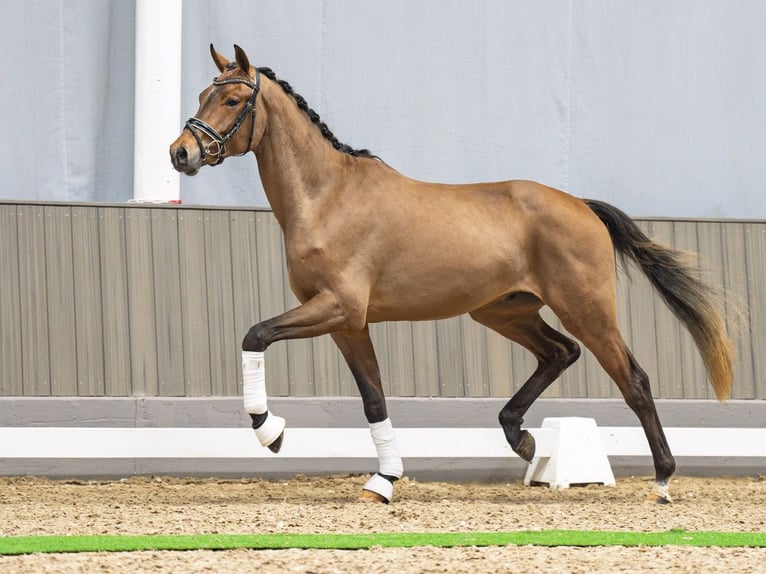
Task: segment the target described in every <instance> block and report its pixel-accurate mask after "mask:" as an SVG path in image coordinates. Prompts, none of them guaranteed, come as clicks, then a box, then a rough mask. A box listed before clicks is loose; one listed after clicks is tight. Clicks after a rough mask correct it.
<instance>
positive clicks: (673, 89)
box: [0, 0, 766, 218]
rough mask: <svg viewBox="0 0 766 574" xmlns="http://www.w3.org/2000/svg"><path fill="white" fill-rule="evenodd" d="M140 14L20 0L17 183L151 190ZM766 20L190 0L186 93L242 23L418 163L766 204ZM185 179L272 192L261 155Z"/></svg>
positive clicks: (192, 93)
mask: <svg viewBox="0 0 766 574" xmlns="http://www.w3.org/2000/svg"><path fill="white" fill-rule="evenodd" d="M134 20H135V6H134V3H133V2H130V1H125V0H60V1H56V0H27V1H26V2H23V3H11V2H2V3H0V30H1V31H2V33H0V48H2V53H3V54H4V56H5V58H4V66H3V71H2V73H0V110H2V111H0V133H2V136H3V144H2V150H3V153H0V198H14V199H18V198H20V199H40V200H63V201H126V200H128V199H130V198H131V196H132V185H133V182H132V174H133V100H134V94H133V79H134V49H133V41H134V33H135V22H134ZM764 30H766V2H763V1H762V0H729V1H725V0H719V1H713V0H711V1H701V0H686V1H681V0H676V1H674V2H666V1H663V0H647V1H644V2H635V1H632V0H631V1H615V0H579V1H578V0H570V1H564V0H556V1H555V0H551V1H548V2H520V1H500V0H497V1H478V2H470V3H469V2H464V1H437V0H429V1H418V2H411V1H405V0H394V1H389V2H369V1H362V0H359V1H349V0H337V1H334V0H324V1H316V0H303V1H292V2H271V1H269V2H267V1H253V0H238V1H232V0H227V1H222V2H213V1H212V0H184V29H183V35H184V36H183V38H184V39H183V79H184V83H183V95H182V110H183V115H184V119H185V117H187V116H190V115H193V114H194V112H195V111H196V106H197V94H198V92H199V91H201V90H202V89H203V88H204V87H205V86H206V85H208V84H209V83H210V81H211V79H212V77H213V75H214V72H215V69H214V67H213V64H212V62H211V61H210V57H209V55H208V44H209V43H210V42H214V43H215V44H216V47H217V48H218V49H219V51H221V52H222V53H224V54H226V55H228V56H229V57H233V50H232V47H231V45H232V44H233V43H238V44H240V45H241V46H242V47H243V48H245V49H246V51H247V52H248V54H249V55H250V59H251V62H253V63H255V64H257V65H267V66H270V67H272V68H273V69H274V70H275V71H276V72H277V74H278V75H279V76H280V77H282V78H284V79H286V80H288V81H289V82H290V83H291V84H292V85H293V86H294V87H295V89H296V90H297V91H298V92H299V93H301V94H302V95H303V96H304V97H306V99H307V100H308V102H309V104H310V105H311V106H312V107H313V108H314V109H315V110H317V111H318V112H319V113H320V114H321V116H322V118H323V119H324V120H325V121H326V122H327V123H328V125H329V126H330V128H331V129H332V130H333V131H334V132H335V133H336V135H337V136H338V137H339V139H340V140H341V141H344V142H346V143H349V144H351V145H353V146H355V147H368V148H370V149H371V150H372V151H373V152H374V153H376V154H378V155H380V156H381V157H382V158H383V159H385V160H386V161H387V162H388V163H389V164H390V165H392V166H393V167H395V168H396V169H398V170H400V171H401V172H403V173H405V174H407V175H409V176H411V177H415V178H419V179H427V180H435V181H443V182H454V183H458V182H470V181H482V180H484V181H488V180H501V179H514V178H529V179H535V180H538V181H541V182H544V183H546V184H549V185H552V186H555V187H559V188H562V189H565V190H567V191H570V192H571V193H573V194H575V195H579V196H587V197H594V198H601V199H605V200H607V201H610V202H612V203H615V204H617V205H619V206H621V207H622V208H623V209H625V210H626V211H627V212H629V213H631V214H632V215H635V216H641V215H645V216H670V217H683V216H687V217H730V218H764V217H766V193H764V190H763V182H764V181H765V180H766V161H765V160H764V150H766V105H764V102H766V34H764V33H763V31H764ZM181 126H182V118H179V130H180V128H181ZM168 143H170V142H168ZM182 199H183V201H184V202H185V203H200V204H220V205H266V199H265V196H264V195H263V191H262V189H261V187H260V184H259V183H258V180H257V167H256V163H255V160H254V158H252V157H247V158H237V159H231V160H229V161H227V162H226V163H225V164H224V166H222V167H217V168H215V169H210V168H208V169H205V170H203V171H202V172H201V173H200V174H199V175H198V176H196V177H195V178H184V179H183V180H182Z"/></svg>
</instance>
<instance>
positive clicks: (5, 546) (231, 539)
mask: <svg viewBox="0 0 766 574" xmlns="http://www.w3.org/2000/svg"><path fill="white" fill-rule="evenodd" d="M507 544H515V545H528V544H531V545H536V546H721V547H760V548H764V547H766V533H763V532H686V531H684V530H669V531H667V532H606V531H587V530H586V531H581V530H535V531H530V530H526V531H518V532H401V533H400V532H385V533H376V534H199V535H173V536H162V535H159V536H151V535H135V536H132V535H125V536H119V535H115V536H111V535H106V536H8V537H0V554H6V555H7V554H31V553H35V552H134V551H141V550H228V549H233V548H253V549H281V548H318V549H341V550H359V549H365V548H370V547H372V546H385V547H396V548H409V547H413V546H436V547H441V548H448V547H453V546H504V545H507Z"/></svg>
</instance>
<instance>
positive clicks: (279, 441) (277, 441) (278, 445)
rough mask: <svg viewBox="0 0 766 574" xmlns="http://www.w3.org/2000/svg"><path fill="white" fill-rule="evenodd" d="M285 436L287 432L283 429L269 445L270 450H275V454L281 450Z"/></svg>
mask: <svg viewBox="0 0 766 574" xmlns="http://www.w3.org/2000/svg"><path fill="white" fill-rule="evenodd" d="M284 438H285V433H284V431H282V432H281V433H280V434H279V436H278V437H277V438H276V439H274V442H273V443H271V444H270V445H269V450H270V451H271V452H273V453H274V454H276V453H278V452H279V449H281V448H282V441H283V440H284Z"/></svg>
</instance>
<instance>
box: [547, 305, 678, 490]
mask: <svg viewBox="0 0 766 574" xmlns="http://www.w3.org/2000/svg"><path fill="white" fill-rule="evenodd" d="M554 311H555V309H554ZM558 316H559V318H560V319H561V321H562V323H563V324H564V326H565V327H566V328H567V330H568V331H569V332H570V333H572V334H573V335H574V336H575V337H577V338H578V339H580V340H581V341H582V342H583V344H584V345H585V346H586V347H588V349H590V350H591V352H592V353H593V354H594V355H595V357H596V359H598V362H599V363H600V364H601V366H602V367H603V368H604V370H605V371H606V372H607V373H608V374H609V376H610V377H611V378H612V379H613V380H614V382H615V383H616V384H617V386H618V387H619V389H620V392H621V393H622V396H623V397H624V398H625V402H626V403H627V404H628V406H629V407H630V408H631V410H632V411H633V412H634V413H636V416H637V417H638V419H639V421H640V422H641V426H642V427H643V429H644V433H645V434H646V439H647V442H648V443H649V448H650V450H651V452H652V458H653V460H654V470H655V478H656V481H655V491H654V495H655V500H656V501H657V502H659V503H667V502H670V501H671V498H670V492H669V483H670V477H671V476H672V475H673V473H674V472H675V469H676V463H675V460H674V458H673V455H672V454H671V452H670V446H669V445H668V441H667V439H666V438H665V433H664V431H663V430H662V424H661V423H660V418H659V415H658V414H657V409H656V407H655V405H654V399H653V398H652V392H651V388H650V386H649V377H648V376H647V374H646V373H645V372H644V370H643V369H642V368H641V367H640V366H639V364H638V363H637V362H636V359H635V358H634V357H633V355H632V354H631V352H630V351H629V350H628V348H627V345H626V344H625V341H624V340H623V338H622V335H621V334H620V331H619V329H618V327H617V321H616V318H615V313H614V310H613V305H611V304H610V305H604V306H596V305H594V306H593V307H592V308H591V312H590V313H588V314H580V315H577V314H573V315H568V314H567V313H559V314H558Z"/></svg>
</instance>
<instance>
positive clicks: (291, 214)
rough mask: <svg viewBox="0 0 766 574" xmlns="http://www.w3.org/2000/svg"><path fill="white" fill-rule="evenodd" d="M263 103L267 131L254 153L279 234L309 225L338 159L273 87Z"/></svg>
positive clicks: (328, 189) (333, 177)
mask: <svg viewBox="0 0 766 574" xmlns="http://www.w3.org/2000/svg"><path fill="white" fill-rule="evenodd" d="M268 95H269V97H268V98H267V99H266V102H265V105H266V106H267V113H268V126H267V128H266V131H265V133H264V135H263V138H262V139H261V142H260V144H259V145H258V148H257V150H256V157H257V159H258V170H259V172H260V175H261V182H262V183H263V188H264V191H265V192H266V197H267V198H268V200H269V204H270V205H271V209H272V210H273V212H274V216H275V217H276V218H277V221H278V222H279V224H280V226H281V227H282V230H283V231H287V230H288V228H289V227H294V226H296V225H300V224H301V223H303V222H305V223H310V222H309V221H305V220H307V219H310V218H311V216H312V213H314V211H315V209H314V207H315V206H316V205H317V204H318V203H320V202H321V201H322V200H323V199H327V195H328V194H330V193H332V182H333V181H337V173H338V172H339V170H341V169H342V167H341V166H342V161H343V157H342V154H341V153H339V152H337V151H336V150H334V149H333V148H332V146H331V145H330V143H329V142H328V141H327V140H325V139H324V137H323V136H322V135H321V134H320V132H319V130H318V129H317V127H316V126H315V125H313V124H312V123H311V120H309V118H308V117H307V116H306V114H304V113H303V112H302V111H301V110H300V109H299V108H298V106H297V105H296V103H295V101H293V99H292V98H291V97H290V96H288V95H287V94H284V93H283V92H282V90H281V89H280V88H279V87H277V86H272V89H270V90H269V94H268Z"/></svg>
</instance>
